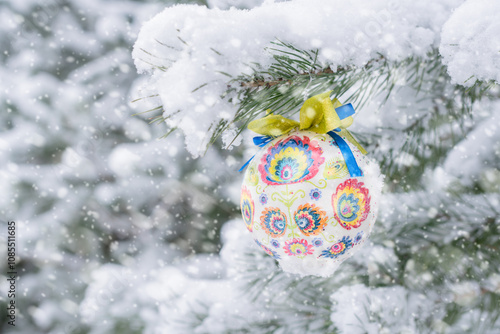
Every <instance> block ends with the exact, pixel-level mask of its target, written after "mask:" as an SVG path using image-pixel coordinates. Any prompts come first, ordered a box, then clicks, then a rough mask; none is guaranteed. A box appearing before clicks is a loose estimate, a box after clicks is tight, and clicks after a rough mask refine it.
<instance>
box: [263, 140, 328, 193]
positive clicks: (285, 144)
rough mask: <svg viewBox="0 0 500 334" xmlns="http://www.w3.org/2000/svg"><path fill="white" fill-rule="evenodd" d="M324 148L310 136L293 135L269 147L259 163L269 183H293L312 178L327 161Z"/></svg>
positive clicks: (265, 180)
mask: <svg viewBox="0 0 500 334" xmlns="http://www.w3.org/2000/svg"><path fill="white" fill-rule="evenodd" d="M322 153H323V150H322V149H321V147H320V146H319V145H318V143H317V142H316V141H311V140H310V139H309V137H307V136H304V137H302V138H301V137H299V136H291V137H288V138H285V139H282V140H280V141H278V142H277V143H276V144H275V145H273V146H271V147H269V148H268V150H267V152H266V154H264V155H263V156H262V159H261V161H260V165H259V172H260V175H261V179H262V181H263V182H265V183H266V184H268V185H281V184H292V183H298V182H302V181H307V180H310V179H312V178H313V177H314V176H315V175H316V174H317V173H318V170H319V166H320V165H321V164H322V163H323V162H324V161H325V159H324V157H323V156H322Z"/></svg>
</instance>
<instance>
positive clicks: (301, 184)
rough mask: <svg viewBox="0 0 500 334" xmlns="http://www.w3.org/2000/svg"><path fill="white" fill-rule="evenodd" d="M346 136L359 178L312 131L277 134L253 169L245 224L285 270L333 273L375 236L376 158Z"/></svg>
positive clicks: (325, 138)
mask: <svg viewBox="0 0 500 334" xmlns="http://www.w3.org/2000/svg"><path fill="white" fill-rule="evenodd" d="M344 140H345V141H346V142H347V143H348V145H349V147H350V148H351V151H352V153H353V155H354V157H355V159H356V162H357V164H358V166H359V168H360V169H361V171H362V174H363V175H362V176H360V177H350V174H349V171H348V169H347V166H346V163H345V161H344V157H343V155H342V153H341V151H340V149H339V147H338V145H337V143H336V142H335V140H333V139H332V137H330V135H328V134H318V133H315V132H311V131H298V130H297V131H292V132H290V133H288V134H286V135H283V136H280V137H277V138H275V139H273V140H272V141H271V142H269V143H268V144H266V146H264V147H262V148H261V149H260V151H259V152H258V153H257V154H256V155H255V157H254V158H253V160H252V161H251V162H250V164H249V165H248V167H247V170H246V172H245V178H244V181H243V186H242V190H241V203H240V204H241V211H242V214H243V221H244V223H245V225H246V227H247V229H248V230H249V231H250V232H251V233H252V235H253V238H254V240H255V242H256V243H257V245H259V246H260V247H261V248H262V249H263V250H264V251H265V252H266V253H267V254H269V255H270V256H272V257H273V258H275V259H276V260H277V261H278V263H279V264H280V266H281V268H282V269H283V270H284V271H286V272H289V273H294V274H300V275H316V276H330V275H332V274H333V273H334V271H335V270H336V269H337V267H338V266H339V265H340V263H342V262H343V261H345V260H346V259H347V258H349V257H351V256H352V255H353V254H354V253H355V252H356V251H357V250H358V249H359V248H360V247H361V246H362V245H363V243H364V242H366V240H367V238H368V236H369V235H370V232H371V230H372V228H373V224H374V223H375V220H376V216H377V207H378V201H379V197H380V193H381V189H382V176H381V175H380V171H379V167H378V165H377V164H376V163H375V162H372V161H370V160H369V159H368V158H367V157H366V156H364V155H363V154H362V153H361V152H360V151H359V150H358V149H357V148H356V147H355V146H354V145H352V144H351V143H349V142H348V141H347V140H346V139H345V138H344Z"/></svg>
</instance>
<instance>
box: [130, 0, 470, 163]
mask: <svg viewBox="0 0 500 334" xmlns="http://www.w3.org/2000/svg"><path fill="white" fill-rule="evenodd" d="M461 2H462V1H460V0H447V1H440V2H436V1H431V0H426V1H419V2H414V1H408V0H407V1H398V2H394V1H370V0H360V1H356V2H346V1H339V0H337V1H331V0H297V1H292V2H278V3H276V2H273V1H266V2H264V3H263V4H262V5H261V6H260V7H256V8H253V9H250V10H237V9H234V8H232V9H230V10H226V11H224V10H219V9H207V8H205V7H201V6H192V5H178V6H174V7H170V8H167V9H165V10H164V11H163V12H161V13H159V14H158V15H157V16H155V17H154V18H153V19H151V20H150V21H148V22H147V23H145V24H144V26H143V27H142V30H141V32H140V34H139V37H138V39H137V42H136V44H135V47H134V51H133V57H134V60H135V64H136V66H137V69H138V70H139V72H149V73H150V74H151V76H152V77H151V81H150V82H149V83H148V85H150V86H152V87H154V90H155V91H156V92H158V93H159V94H160V98H161V103H162V104H163V107H164V110H165V113H164V116H165V117H167V116H170V118H169V120H168V121H167V123H168V124H169V125H170V126H174V127H178V128H180V129H181V130H182V131H183V132H184V134H185V137H186V139H185V141H186V147H187V150H188V151H189V152H190V153H191V154H192V155H193V156H198V155H200V154H202V153H203V152H204V150H205V146H206V144H207V143H208V140H209V138H210V134H211V133H212V132H213V127H212V129H211V130H210V131H209V129H210V127H211V126H213V125H214V124H216V123H218V122H219V121H220V120H226V119H228V118H229V117H230V115H233V114H234V112H235V110H236V106H235V105H234V103H235V102H237V101H236V100H233V103H230V102H228V98H227V97H226V98H223V97H222V95H223V94H224V92H225V91H226V89H227V85H228V82H229V81H230V80H231V79H232V78H234V77H237V76H238V75H241V74H250V73H252V67H251V66H252V64H254V63H258V64H260V65H261V66H262V67H263V68H264V69H265V68H266V67H267V66H269V65H270V64H271V61H272V58H271V57H270V53H269V52H266V47H269V46H270V45H271V44H270V43H271V42H272V41H276V40H277V39H279V40H281V41H284V42H288V43H291V44H293V45H294V46H296V47H298V48H301V49H306V50H308V49H311V48H318V49H319V59H318V61H319V63H321V64H322V65H323V66H325V67H326V66H331V67H332V68H336V66H338V65H358V66H362V65H365V64H366V63H367V62H368V61H369V60H371V59H373V58H376V57H378V56H379V54H381V55H383V56H384V57H386V58H387V59H389V60H401V59H404V58H406V57H409V56H425V54H426V53H427V52H429V51H431V49H432V48H437V47H438V46H439V43H440V32H441V28H442V27H443V24H444V23H445V22H446V21H447V20H448V18H449V16H450V15H451V13H452V10H453V9H454V8H456V7H457V6H459V5H460V4H461ZM228 75H229V76H228ZM231 97H233V98H235V96H231ZM178 111H180V112H178ZM207 132H208V134H207ZM229 137H230V136H226V137H225V138H224V140H225V144H226V145H227V144H228V141H229V140H230V138H229Z"/></svg>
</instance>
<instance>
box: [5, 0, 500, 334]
mask: <svg viewBox="0 0 500 334" xmlns="http://www.w3.org/2000/svg"><path fill="white" fill-rule="evenodd" d="M173 2H174V1H169V2H163V3H153V2H152V1H149V2H148V3H146V2H139V1H120V2H115V1H106V2H100V1H97V0H95V1H85V2H84V3H80V2H77V1H69V0H54V1H52V2H47V3H46V4H44V5H39V4H36V3H34V2H33V3H31V2H30V3H26V4H20V3H17V2H15V1H10V2H7V3H5V4H2V5H1V7H0V9H1V13H2V15H3V17H4V18H8V19H6V22H7V24H5V25H4V26H3V27H2V28H0V29H2V31H3V32H4V33H3V34H1V35H0V38H2V45H5V50H4V52H3V55H2V65H1V67H0V71H1V73H3V75H2V78H4V79H2V81H3V80H5V81H3V83H2V87H3V88H4V89H2V96H1V100H2V104H3V105H4V107H5V108H4V109H5V110H6V111H7V112H5V113H4V114H3V116H1V124H2V131H1V133H0V147H1V151H0V152H1V153H2V155H3V156H4V159H2V161H0V164H1V166H2V167H1V170H2V173H1V174H0V178H1V179H2V184H3V185H4V187H5V188H4V190H3V192H2V196H0V209H1V212H2V213H3V216H4V217H6V218H2V219H5V220H16V222H17V223H18V230H17V232H18V245H19V246H18V248H17V257H18V259H17V263H16V267H17V270H18V272H19V279H18V284H17V291H18V294H17V296H16V297H17V298H16V305H17V307H18V312H17V320H16V327H12V326H10V325H9V324H8V323H7V322H8V318H7V317H6V315H4V314H5V313H2V318H1V319H2V323H3V324H2V328H1V331H2V332H6V333H11V332H12V333H38V332H43V333H169V334H170V333H498V332H499V331H500V320H499V316H500V269H499V268H500V253H499V249H500V248H499V247H500V228H499V220H500V218H499V217H500V195H499V193H500V171H499V169H500V153H499V152H500V131H499V130H500V129H499V126H500V113H499V108H500V91H499V89H498V86H497V83H498V82H499V81H500V71H499V70H498V68H500V59H499V55H500V53H499V52H500V45H499V44H498V37H497V36H498V35H499V34H500V26H499V25H498V23H497V22H498V19H499V18H500V16H499V14H498V13H500V8H499V6H498V5H497V4H495V3H493V2H491V1H487V0H475V1H474V0H468V1H465V2H464V1H458V0H457V1H430V0H425V1H420V2H418V3H413V2H410V1H401V2H391V1H384V0H377V1H368V0H358V1H354V2H346V1H327V0H293V1H262V0H239V1H228V0H209V1H206V2H205V1H176V3H189V4H181V5H176V6H173V7H172V6H171V5H172V3H173ZM163 7H167V8H165V9H164V10H163ZM162 10H163V11H162ZM157 13H158V14H157ZM155 14H157V15H156V16H154V17H152V16H153V15H155ZM151 17H152V18H151ZM139 29H140V33H139V34H138V35H137V33H138V32H139ZM134 42H135V46H134V49H133V52H132V55H133V59H134V62H135V66H136V67H137V69H138V70H139V72H141V73H143V75H142V76H141V77H137V76H136V75H135V73H133V72H134V71H133V66H134V64H132V59H130V52H131V46H132V44H133V43H134ZM330 90H331V91H332V92H331V95H330V96H331V98H332V99H333V98H338V99H339V100H340V101H342V102H343V103H352V104H353V106H354V107H355V109H356V111H357V112H356V114H357V115H356V118H355V122H354V124H353V125H352V126H351V127H350V128H349V129H350V130H351V131H352V133H353V134H354V135H355V136H356V138H357V139H358V140H359V141H360V143H361V144H362V145H363V147H364V148H366V150H367V151H368V156H369V157H370V158H371V159H374V160H376V161H377V162H378V163H379V164H380V167H381V171H382V173H383V174H384V175H385V182H384V183H385V186H384V190H383V195H382V201H381V203H380V208H379V214H378V219H377V222H376V224H375V225H374V228H373V232H372V235H371V236H370V239H369V240H370V241H369V242H367V243H365V245H364V247H363V248H362V250H361V251H360V252H359V253H357V254H356V255H354V256H353V257H351V258H350V259H348V260H347V261H346V262H344V263H342V265H341V266H340V267H339V268H338V269H337V271H336V272H335V273H334V274H333V275H332V276H331V277H327V278H323V277H314V276H305V277H301V276H297V275H291V274H287V273H285V272H283V271H282V270H281V269H280V268H279V266H278V264H277V262H276V261H275V260H274V259H273V258H271V257H270V256H268V255H267V254H265V253H264V252H263V251H262V250H261V249H259V248H258V247H257V246H256V245H255V243H254V242H253V240H252V237H251V235H250V234H248V233H247V231H246V229H245V226H244V224H243V222H242V219H241V215H240V213H239V210H238V208H237V205H238V203H239V196H240V186H241V181H242V174H239V173H238V169H239V168H240V166H241V165H243V164H244V163H245V162H246V161H247V160H248V159H249V158H250V157H252V156H253V154H255V153H256V152H257V151H258V149H259V148H258V147H256V146H254V145H253V144H252V137H253V136H254V135H255V134H253V133H251V131H249V130H247V125H248V123H249V122H251V121H252V120H255V119H259V118H261V117H263V116H265V114H266V110H268V109H271V110H272V112H273V113H274V114H277V115H283V116H286V117H288V118H295V119H297V117H298V111H299V109H300V106H301V105H302V104H303V103H304V101H305V100H306V99H307V98H309V97H311V96H314V95H316V94H320V93H324V92H326V91H330ZM131 100H134V101H136V102H133V103H130V101H131ZM132 114H136V116H134V117H132V116H131V115H132ZM148 123H154V124H155V125H148ZM156 124H157V125H156ZM160 137H161V139H158V140H155V139H156V138H160ZM5 223H6V221H5ZM6 230H7V229H6V224H4V221H2V236H4V231H6ZM6 240H7V239H6V238H4V237H2V240H1V241H0V245H2V243H4V242H5V241H6ZM3 246H5V245H3ZM2 248H3V249H6V246H5V247H2ZM4 258H6V256H4ZM6 265H7V263H6V261H3V262H2V263H1V264H0V268H1V272H2V277H1V278H2V282H4V283H2V284H6V283H5V281H6V280H5V276H3V275H5V274H4V273H6V272H7V267H6ZM2 287H3V288H2V291H6V289H7V288H6V287H5V286H4V285H2ZM8 302H9V300H8V298H6V297H4V295H2V299H0V307H2V308H3V309H5V308H6V307H7V303H8Z"/></svg>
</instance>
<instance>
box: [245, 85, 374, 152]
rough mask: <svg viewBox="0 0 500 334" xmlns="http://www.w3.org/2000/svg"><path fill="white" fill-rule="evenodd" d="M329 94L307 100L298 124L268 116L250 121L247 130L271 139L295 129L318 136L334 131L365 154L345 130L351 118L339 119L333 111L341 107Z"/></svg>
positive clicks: (277, 116)
mask: <svg viewBox="0 0 500 334" xmlns="http://www.w3.org/2000/svg"><path fill="white" fill-rule="evenodd" d="M331 92H332V91H328V92H326V93H323V94H318V95H315V96H313V97H311V98H309V99H307V100H306V101H305V102H304V105H303V106H302V108H300V122H297V121H294V120H292V119H289V118H286V117H283V116H281V115H273V114H269V115H267V116H265V117H263V118H261V119H256V120H253V121H251V122H250V123H249V124H248V129H250V130H252V131H254V132H256V133H259V134H261V135H266V136H272V137H277V136H281V135H284V134H287V133H288V132H290V131H292V130H294V129H297V128H299V129H300V130H308V131H313V132H316V133H320V134H324V133H328V132H330V131H335V132H337V133H338V134H339V135H340V136H343V137H345V139H347V140H348V141H350V142H351V143H352V144H353V145H354V146H356V147H357V148H358V149H359V151H360V152H361V153H363V154H366V153H367V152H366V150H365V149H364V148H363V147H362V146H361V145H360V144H359V143H358V141H357V140H356V139H355V138H354V137H353V135H352V134H351V133H350V132H349V131H348V130H347V129H346V128H347V127H349V126H350V125H351V124H352V122H353V118H352V116H348V117H345V118H342V119H341V118H340V117H339V115H338V114H337V111H336V110H335V109H336V108H339V107H341V106H342V103H340V101H339V100H337V99H333V101H332V100H330V93H331Z"/></svg>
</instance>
